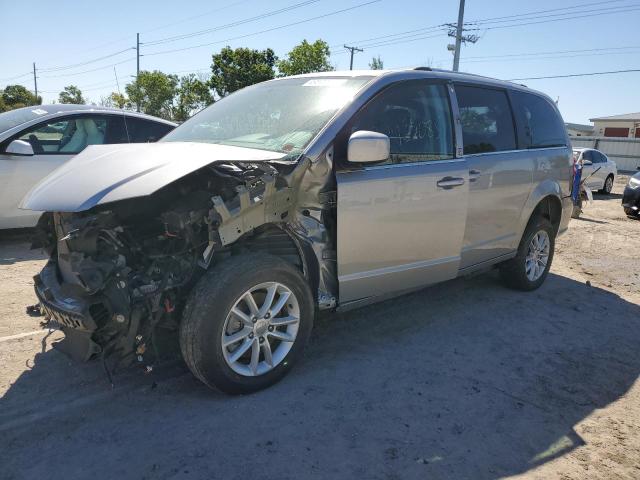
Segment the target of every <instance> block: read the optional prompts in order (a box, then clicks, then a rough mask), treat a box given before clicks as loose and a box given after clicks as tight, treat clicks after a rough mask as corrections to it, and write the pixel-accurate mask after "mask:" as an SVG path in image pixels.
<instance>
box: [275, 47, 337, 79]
mask: <svg viewBox="0 0 640 480" xmlns="http://www.w3.org/2000/svg"><path fill="white" fill-rule="evenodd" d="M329 56H330V51H329V45H328V44H327V42H325V41H324V40H316V41H315V42H313V43H309V42H307V41H306V40H303V41H302V43H301V44H300V45H296V46H295V47H293V49H292V50H291V51H290V52H289V53H288V54H287V58H286V59H283V60H280V61H279V62H278V71H279V72H280V76H282V77H288V76H289V75H300V74H303V73H314V72H330V71H332V70H333V69H334V68H333V67H332V66H331V64H330V63H329Z"/></svg>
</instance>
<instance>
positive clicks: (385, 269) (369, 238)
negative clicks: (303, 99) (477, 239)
mask: <svg viewBox="0 0 640 480" xmlns="http://www.w3.org/2000/svg"><path fill="white" fill-rule="evenodd" d="M449 88H450V87H448V86H447V85H446V84H444V83H432V82H429V81H422V80H412V81H406V82H399V83H395V84H393V85H391V86H389V87H387V88H386V89H384V90H383V91H382V92H380V93H379V94H378V95H377V96H376V97H375V98H374V99H373V100H371V101H370V102H369V103H368V104H367V105H366V106H365V107H364V108H363V109H362V110H361V111H360V112H359V113H357V114H356V115H355V117H354V119H353V120H352V121H351V122H350V123H349V125H348V126H347V127H346V130H347V132H346V134H345V133H343V134H342V135H341V137H342V138H343V139H345V141H346V139H347V138H348V136H349V134H350V133H352V132H355V131H358V130H368V131H375V132H380V133H384V134H386V135H387V136H388V137H389V138H390V141H391V157H390V159H389V160H388V161H387V162H383V163H382V164H375V165H372V164H362V165H361V166H357V165H349V164H347V163H346V162H345V161H344V160H345V159H339V158H337V161H338V162H337V163H338V164H339V167H338V171H337V173H336V179H337V183H338V185H337V191H338V202H337V205H338V206H337V255H338V280H339V284H340V302H341V303H342V304H345V303H348V302H352V301H357V300H360V299H365V298H371V297H379V296H386V295H389V294H394V293H396V292H402V291H405V290H410V289H414V288H417V287H420V286H424V285H428V284H431V283H435V282H440V281H443V280H447V279H450V278H454V277H455V276H456V275H457V272H458V268H459V266H460V250H461V246H462V237H463V234H464V226H465V219H466V214H467V193H468V173H467V170H468V168H467V165H466V162H465V160H464V159H463V158H456V156H455V148H454V143H455V142H454V129H453V121H452V106H451V102H450V97H449ZM337 150H338V151H339V150H341V151H346V149H345V148H341V149H340V148H338V149H337Z"/></svg>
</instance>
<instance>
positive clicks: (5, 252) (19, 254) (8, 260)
mask: <svg viewBox="0 0 640 480" xmlns="http://www.w3.org/2000/svg"><path fill="white" fill-rule="evenodd" d="M29 244H30V242H29V241H28V240H27V239H26V238H22V237H17V238H12V237H8V238H0V266H2V265H13V264H14V263H19V262H24V261H32V260H46V259H47V254H46V253H44V252H43V251H42V250H30V249H29Z"/></svg>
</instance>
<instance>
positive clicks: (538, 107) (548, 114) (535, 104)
mask: <svg viewBox="0 0 640 480" xmlns="http://www.w3.org/2000/svg"><path fill="white" fill-rule="evenodd" d="M511 98H512V99H513V108H514V111H515V113H516V119H517V121H518V127H519V132H520V143H521V146H522V147H523V148H547V147H560V146H565V145H566V144H567V139H566V134H565V127H564V123H563V122H562V119H561V118H560V115H559V114H558V112H557V110H556V109H555V108H554V107H553V105H552V104H551V103H550V102H549V100H547V99H546V98H543V97H540V96H538V95H533V94H531V93H526V92H515V91H514V92H512V97H511Z"/></svg>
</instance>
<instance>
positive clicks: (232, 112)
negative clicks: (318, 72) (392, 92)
mask: <svg viewBox="0 0 640 480" xmlns="http://www.w3.org/2000/svg"><path fill="white" fill-rule="evenodd" d="M371 78H372V77H357V78H352V77H325V76H322V77H298V78H287V79H282V80H278V81H272V82H265V83H260V84H258V85H254V86H251V87H247V88H244V89H242V90H239V91H237V92H235V93H233V94H231V95H229V96H228V97H225V98H223V99H222V100H220V101H218V102H216V103H214V104H213V105H211V106H210V107H208V108H206V109H205V110H203V111H202V112H200V113H198V114H197V115H195V116H194V117H192V118H191V119H189V120H187V121H186V122H185V123H183V124H182V125H180V126H179V127H178V128H176V129H175V130H174V131H172V132H171V133H169V134H168V135H166V136H165V137H164V138H163V139H162V140H161V141H163V142H206V143H219V144H224V145H234V146H239V147H246V148H256V149H261V150H270V151H274V152H281V153H287V154H290V155H299V154H300V153H301V152H302V151H303V150H304V148H305V147H306V146H307V145H308V144H309V142H311V140H312V139H313V138H314V137H315V136H316V135H317V133H318V132H319V131H320V130H321V129H322V127H324V126H325V125H326V124H327V122H328V121H329V120H331V118H332V117H333V116H334V115H335V114H336V112H337V111H338V110H340V108H342V107H343V106H345V105H346V104H347V103H349V102H350V101H351V100H352V98H353V97H354V95H355V94H356V93H357V91H358V90H359V89H360V88H362V86H363V85H365V84H366V83H367V82H368V81H369V80H371Z"/></svg>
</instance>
